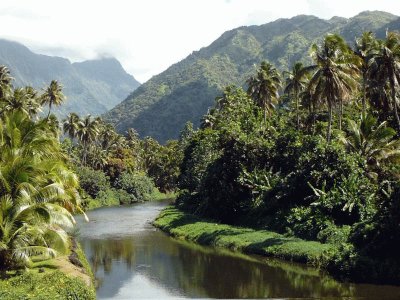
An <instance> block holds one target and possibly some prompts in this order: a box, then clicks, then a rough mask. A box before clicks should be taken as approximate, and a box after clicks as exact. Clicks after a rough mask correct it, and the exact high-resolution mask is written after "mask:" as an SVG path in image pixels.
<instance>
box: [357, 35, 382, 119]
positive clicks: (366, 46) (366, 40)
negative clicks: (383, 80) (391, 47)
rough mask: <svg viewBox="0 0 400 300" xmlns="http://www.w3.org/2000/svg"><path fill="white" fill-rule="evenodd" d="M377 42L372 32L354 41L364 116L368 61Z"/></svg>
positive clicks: (375, 48)
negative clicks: (360, 77)
mask: <svg viewBox="0 0 400 300" xmlns="http://www.w3.org/2000/svg"><path fill="white" fill-rule="evenodd" d="M377 47H378V41H377V40H376V38H375V35H374V34H373V33H372V32H364V33H363V34H362V36H361V37H360V38H358V39H356V45H355V51H354V53H355V55H356V56H357V57H358V58H359V60H360V62H359V65H360V66H359V69H360V71H361V76H362V82H361V84H362V111H363V114H364V115H365V114H366V110H367V108H366V107H367V100H366V97H367V84H368V69H369V66H368V64H369V60H370V59H371V57H372V55H373V54H374V52H375V51H376V50H377Z"/></svg>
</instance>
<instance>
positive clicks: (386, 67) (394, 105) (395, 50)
mask: <svg viewBox="0 0 400 300" xmlns="http://www.w3.org/2000/svg"><path fill="white" fill-rule="evenodd" d="M369 77H370V78H372V79H374V80H375V83H376V88H377V90H379V91H380V92H379V94H380V95H385V94H386V92H385V89H386V88H388V89H389V91H390V93H389V95H390V97H387V98H383V99H387V100H390V102H389V103H388V104H387V105H386V107H387V108H389V109H390V110H391V111H392V113H393V114H394V117H395V121H396V123H397V127H398V131H399V132H400V117H399V112H398V110H399V103H398V101H397V97H396V92H397V90H398V89H399V87H400V34H399V33H394V32H387V34H386V39H385V40H384V41H383V42H382V43H381V44H380V47H379V52H378V53H376V54H375V55H373V57H372V58H371V60H370V63H369Z"/></svg>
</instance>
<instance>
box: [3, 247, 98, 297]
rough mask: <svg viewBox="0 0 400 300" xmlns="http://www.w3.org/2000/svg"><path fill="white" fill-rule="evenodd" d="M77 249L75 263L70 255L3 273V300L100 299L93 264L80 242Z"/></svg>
mask: <svg viewBox="0 0 400 300" xmlns="http://www.w3.org/2000/svg"><path fill="white" fill-rule="evenodd" d="M73 252H74V253H76V255H75V260H74V262H75V264H73V263H71V260H70V257H71V254H70V255H65V256H60V257H56V258H55V259H51V260H46V261H41V262H36V263H33V265H32V266H31V268H29V269H26V270H20V271H8V272H6V273H5V274H1V276H2V277H1V279H0V299H2V300H14V299H36V300H39V299H46V300H49V299H52V300H53V299H59V300H64V299H80V300H92V299H96V292H95V288H94V277H93V274H92V271H91V269H90V266H89V263H88V261H87V260H86V257H85V255H84V253H83V251H82V249H81V248H80V246H79V245H77V247H76V249H75V250H74V251H73Z"/></svg>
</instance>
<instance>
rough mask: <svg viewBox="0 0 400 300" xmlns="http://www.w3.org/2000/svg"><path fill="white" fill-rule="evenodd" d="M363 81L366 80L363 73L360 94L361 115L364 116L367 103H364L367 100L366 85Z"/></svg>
mask: <svg viewBox="0 0 400 300" xmlns="http://www.w3.org/2000/svg"><path fill="white" fill-rule="evenodd" d="M365 81H366V75H365V74H363V95H362V114H363V117H364V116H365V113H366V111H367V103H366V101H367V99H366V98H367V95H366V94H367V87H366V84H365Z"/></svg>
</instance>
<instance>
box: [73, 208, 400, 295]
mask: <svg viewBox="0 0 400 300" xmlns="http://www.w3.org/2000/svg"><path fill="white" fill-rule="evenodd" d="M161 208H162V205H160V204H152V203H146V204H139V205H136V206H132V207H125V208H120V207H116V208H107V209H100V210H96V211H93V212H90V213H89V217H91V219H92V220H93V222H94V223H95V224H96V225H95V226H93V224H92V225H90V226H89V224H90V223H89V224H82V225H81V243H82V245H83V247H84V250H85V252H86V255H87V257H88V259H89V261H90V263H91V265H92V268H93V271H94V273H95V275H96V278H97V280H98V283H99V286H98V290H97V293H98V298H99V299H134V298H154V299H167V298H176V297H196V298H285V299H287V298H301V299H310V298H312V299H320V298H323V299H400V288H398V287H391V286H374V285H357V284H347V283H339V282H337V281H335V280H334V279H332V278H331V277H329V276H326V275H324V274H322V273H321V272H319V271H318V270H316V269H314V268H310V267H306V266H303V265H299V264H291V263H285V262H282V261H277V260H271V259H265V258H258V257H255V256H246V255H243V254H236V253H232V252H229V251H226V250H216V249H212V248H209V247H202V246H199V245H195V244H191V243H187V242H183V241H178V240H175V239H172V238H170V237H167V236H166V235H164V234H163V233H162V232H160V231H158V230H155V229H154V228H153V227H152V226H151V225H150V222H151V220H152V219H153V218H154V217H155V216H156V215H157V213H158V211H159V210H160V209H161ZM129 224H131V225H132V224H134V228H133V227H130V225H129ZM88 226H89V227H88ZM132 226H133V225H132ZM129 228H130V230H128V229H129ZM269 242H271V241H269ZM277 242H279V241H277Z"/></svg>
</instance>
